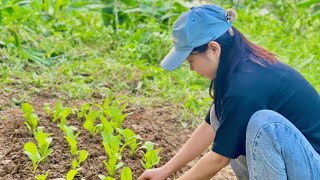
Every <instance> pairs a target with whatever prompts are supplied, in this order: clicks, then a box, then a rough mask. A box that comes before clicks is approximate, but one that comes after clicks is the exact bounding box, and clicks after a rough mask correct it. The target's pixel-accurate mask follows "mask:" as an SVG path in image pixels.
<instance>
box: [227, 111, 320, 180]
mask: <svg viewBox="0 0 320 180" xmlns="http://www.w3.org/2000/svg"><path fill="white" fill-rule="evenodd" d="M319 118H320V117H319ZM230 165H231V167H232V169H233V171H234V172H235V174H236V176H237V178H238V179H240V180H246V179H249V177H250V179H254V180H255V179H258V180H264V179H270V180H285V179H289V180H320V155H319V154H318V153H317V152H316V151H315V150H314V148H313V147H312V146H311V144H310V143H309V141H308V140H307V139H306V138H305V136H304V135H303V134H302V133H301V132H300V131H299V130H298V129H297V128H296V127H295V126H294V125H293V124H292V123H291V122H290V121H289V120H287V119H286V118H285V117H283V116H282V115H281V114H279V113H277V112H274V111H271V110H260V111H257V112H256V113H254V114H253V115H252V117H251V118H250V121H249V124H248V127H247V132H246V156H239V157H238V158H237V159H235V160H231V162H230Z"/></svg>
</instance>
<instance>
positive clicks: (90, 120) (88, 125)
mask: <svg viewBox="0 0 320 180" xmlns="http://www.w3.org/2000/svg"><path fill="white" fill-rule="evenodd" d="M99 113H100V112H99V111H94V110H91V111H90V112H89V114H88V115H87V116H86V121H85V122H84V124H83V127H84V128H85V129H86V130H88V131H89V132H90V134H91V135H92V136H94V135H95V134H96V133H98V132H101V131H102V129H103V125H102V124H98V125H96V126H95V125H94V121H95V120H96V118H97V116H98V115H99Z"/></svg>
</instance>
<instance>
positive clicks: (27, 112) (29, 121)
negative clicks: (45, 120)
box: [22, 103, 39, 133]
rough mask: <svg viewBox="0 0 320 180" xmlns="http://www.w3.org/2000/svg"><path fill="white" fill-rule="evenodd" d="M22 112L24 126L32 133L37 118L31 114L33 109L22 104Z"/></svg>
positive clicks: (28, 105)
mask: <svg viewBox="0 0 320 180" xmlns="http://www.w3.org/2000/svg"><path fill="white" fill-rule="evenodd" d="M22 111H23V113H24V118H25V119H26V122H24V124H25V125H26V126H27V128H28V130H29V131H31V132H32V133H34V132H35V131H36V128H37V126H38V121H39V118H38V116H37V115H36V114H33V111H34V109H33V107H32V106H31V105H30V104H28V103H23V104H22Z"/></svg>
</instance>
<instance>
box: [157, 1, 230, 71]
mask: <svg viewBox="0 0 320 180" xmlns="http://www.w3.org/2000/svg"><path fill="white" fill-rule="evenodd" d="M231 26H232V21H231V20H230V18H229V17H228V15H227V13H226V11H225V10H224V9H223V8H221V7H219V6H215V5H202V6H198V7H192V8H190V9H189V10H188V11H187V12H184V13H183V14H182V15H181V16H180V17H179V18H178V19H177V20H176V22H175V23H174V25H173V27H172V36H173V37H172V41H173V43H174V47H173V48H172V49H171V50H170V52H169V53H168V54H167V55H166V57H165V58H164V59H163V60H162V61H161V67H162V68H163V69H165V70H167V71H172V70H174V69H176V68H178V67H179V66H180V65H181V64H182V63H183V62H184V61H185V60H186V58H187V57H188V56H189V55H190V53H191V52H192V50H193V49H194V48H196V47H199V46H201V45H204V44H206V43H208V42H210V41H212V40H216V39H218V38H219V37H220V36H222V35H223V34H224V33H225V32H227V31H228V29H229V28H230V27H231Z"/></svg>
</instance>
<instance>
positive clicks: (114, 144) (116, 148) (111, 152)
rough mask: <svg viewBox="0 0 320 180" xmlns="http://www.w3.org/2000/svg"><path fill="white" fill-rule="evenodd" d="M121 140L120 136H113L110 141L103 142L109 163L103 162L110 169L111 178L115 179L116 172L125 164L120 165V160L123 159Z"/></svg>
mask: <svg viewBox="0 0 320 180" xmlns="http://www.w3.org/2000/svg"><path fill="white" fill-rule="evenodd" d="M120 138H121V137H120V136H118V137H117V136H111V137H110V141H107V142H105V141H104V142H102V144H103V146H104V149H105V151H106V152H107V154H108V157H109V159H108V161H103V163H104V165H105V166H106V168H107V169H108V171H109V175H110V177H114V174H115V172H116V170H117V169H119V168H121V167H122V166H123V165H124V164H123V162H120V163H118V160H121V158H122V157H121V153H120V142H121V140H120Z"/></svg>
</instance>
